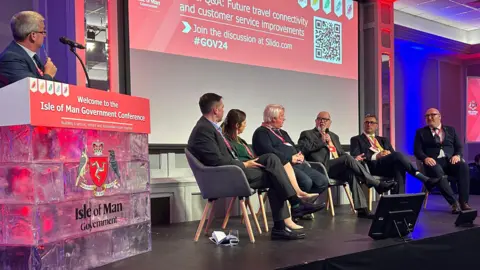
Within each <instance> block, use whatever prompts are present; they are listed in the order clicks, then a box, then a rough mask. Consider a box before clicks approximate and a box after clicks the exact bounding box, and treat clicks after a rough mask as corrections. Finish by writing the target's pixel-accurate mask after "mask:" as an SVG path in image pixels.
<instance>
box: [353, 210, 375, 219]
mask: <svg viewBox="0 0 480 270" xmlns="http://www.w3.org/2000/svg"><path fill="white" fill-rule="evenodd" d="M357 217H358V218H366V219H373V218H374V217H375V215H374V214H373V213H372V212H370V211H368V208H362V209H357Z"/></svg>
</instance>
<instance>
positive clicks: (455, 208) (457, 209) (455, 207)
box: [450, 203, 461, 215]
mask: <svg viewBox="0 0 480 270" xmlns="http://www.w3.org/2000/svg"><path fill="white" fill-rule="evenodd" d="M450 207H451V208H452V214H454V215H456V214H460V212H461V209H460V205H458V203H454V204H452V205H450Z"/></svg>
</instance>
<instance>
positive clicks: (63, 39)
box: [59, 37, 85, 50]
mask: <svg viewBox="0 0 480 270" xmlns="http://www.w3.org/2000/svg"><path fill="white" fill-rule="evenodd" d="M59 40H60V42H61V43H63V44H65V45H69V46H70V47H75V48H78V49H82V50H83V49H85V46H83V45H82V44H80V43H77V42H75V41H73V40H70V39H68V38H66V37H61V38H60V39H59Z"/></svg>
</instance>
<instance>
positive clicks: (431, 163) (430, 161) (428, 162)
mask: <svg viewBox="0 0 480 270" xmlns="http://www.w3.org/2000/svg"><path fill="white" fill-rule="evenodd" d="M423 163H425V164H426V165H428V166H430V167H433V166H435V165H437V162H436V161H435V159H433V158H431V157H427V158H426V159H424V160H423Z"/></svg>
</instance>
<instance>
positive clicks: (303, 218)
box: [300, 214, 315, 220]
mask: <svg viewBox="0 0 480 270" xmlns="http://www.w3.org/2000/svg"><path fill="white" fill-rule="evenodd" d="M300 219H301V220H314V219H315V218H314V217H313V214H308V215H305V216H303V217H301V218H300Z"/></svg>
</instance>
